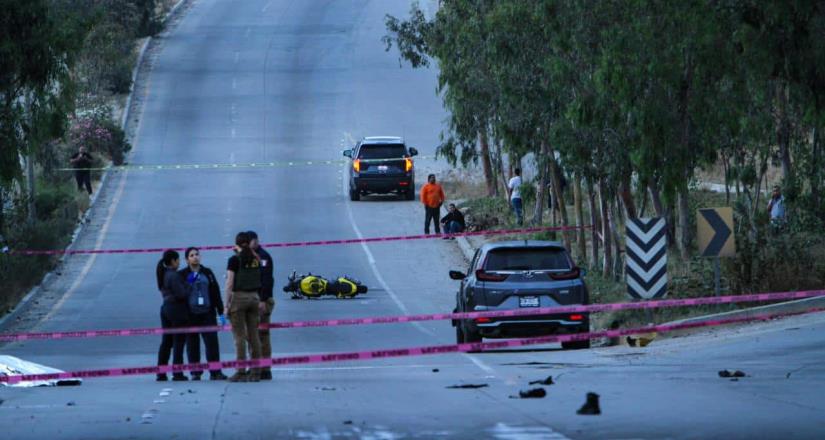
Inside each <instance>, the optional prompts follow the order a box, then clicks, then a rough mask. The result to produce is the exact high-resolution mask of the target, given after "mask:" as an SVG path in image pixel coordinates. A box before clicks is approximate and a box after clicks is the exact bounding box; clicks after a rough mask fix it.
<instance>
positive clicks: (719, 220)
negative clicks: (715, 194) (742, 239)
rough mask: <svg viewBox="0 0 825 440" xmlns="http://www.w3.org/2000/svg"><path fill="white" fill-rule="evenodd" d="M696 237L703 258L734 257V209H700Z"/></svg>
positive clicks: (697, 217) (697, 216)
mask: <svg viewBox="0 0 825 440" xmlns="http://www.w3.org/2000/svg"><path fill="white" fill-rule="evenodd" d="M696 237H697V239H698V240H697V241H698V242H699V243H698V244H699V253H700V254H701V255H702V256H703V257H733V256H734V255H736V241H734V239H733V209H732V208H707V209H700V210H699V212H698V213H697V215H696Z"/></svg>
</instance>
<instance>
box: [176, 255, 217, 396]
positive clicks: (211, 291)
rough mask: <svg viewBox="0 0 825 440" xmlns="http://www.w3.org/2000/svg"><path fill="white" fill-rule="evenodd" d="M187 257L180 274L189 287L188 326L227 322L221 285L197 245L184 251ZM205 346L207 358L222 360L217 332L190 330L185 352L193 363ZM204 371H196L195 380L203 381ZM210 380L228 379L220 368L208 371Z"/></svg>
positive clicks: (198, 358) (197, 359)
mask: <svg viewBox="0 0 825 440" xmlns="http://www.w3.org/2000/svg"><path fill="white" fill-rule="evenodd" d="M183 255H184V256H185V257H186V263H187V265H186V267H184V268H183V269H182V270H181V271H180V274H181V277H183V279H185V280H186V282H187V284H188V285H189V286H190V292H189V301H188V303H189V325H191V326H193V327H203V326H216V325H218V319H220V322H221V325H224V324H226V318H225V317H224V315H223V301H222V300H221V288H220V285H219V284H218V280H217V279H216V278H215V274H214V273H213V272H212V270H210V269H209V268H208V267H206V266H203V265H202V264H201V253H200V251H199V250H198V248H195V247H190V248H188V249H186V252H185V253H184V254H183ZM201 338H203V345H204V347H206V361H207V362H220V360H221V352H220V349H219V348H218V333H217V332H214V331H213V332H203V333H189V335H188V338H187V340H186V354H187V355H188V357H189V363H190V364H196V363H200V361H201V343H200V339H201ZM202 374H203V371H193V372H192V380H200V379H201V375H202ZM209 379H210V380H226V375H224V374H223V372H221V370H220V368H218V369H214V370H209Z"/></svg>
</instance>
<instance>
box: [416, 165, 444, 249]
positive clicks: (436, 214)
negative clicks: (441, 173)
mask: <svg viewBox="0 0 825 440" xmlns="http://www.w3.org/2000/svg"><path fill="white" fill-rule="evenodd" d="M444 199H445V197H444V189H443V188H442V187H441V185H439V184H437V183H436V182H435V174H430V175H429V176H427V183H426V184H424V186H423V187H421V203H423V204H424V233H425V234H429V233H430V222H433V223H434V224H435V233H436V234H440V233H441V226H440V224H439V222H438V221H439V220H440V218H441V205H442V204H443V203H444Z"/></svg>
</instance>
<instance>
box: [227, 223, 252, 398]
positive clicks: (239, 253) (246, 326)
mask: <svg viewBox="0 0 825 440" xmlns="http://www.w3.org/2000/svg"><path fill="white" fill-rule="evenodd" d="M250 241H251V240H250V239H249V234H247V233H246V232H240V233H238V235H236V236H235V255H233V256H232V257H230V258H229V261H228V262H227V265H226V313H227V314H228V315H229V321H230V322H231V323H232V337H233V338H234V339H235V353H236V355H237V357H238V360H239V361H242V360H246V359H247V351H248V352H249V356H250V359H260V358H261V340H260V337H259V336H258V324H259V323H260V312H259V304H260V302H261V300H260V298H259V297H258V292H259V291H260V290H261V260H260V258H258V255H257V254H255V252H254V251H253V250H252V248H251V247H250ZM247 348H248V350H247ZM259 380H260V368H258V367H255V368H250V369H248V370H244V369H242V368H239V369H238V370H237V371H236V372H235V374H233V375H232V377H230V378H229V381H230V382H258V381H259Z"/></svg>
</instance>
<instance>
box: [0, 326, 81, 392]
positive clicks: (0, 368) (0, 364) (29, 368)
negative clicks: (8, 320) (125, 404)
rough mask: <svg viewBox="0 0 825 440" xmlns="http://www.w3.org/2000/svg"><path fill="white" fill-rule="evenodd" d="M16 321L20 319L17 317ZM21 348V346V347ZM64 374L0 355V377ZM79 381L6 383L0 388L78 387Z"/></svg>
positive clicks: (54, 380) (54, 369)
mask: <svg viewBox="0 0 825 440" xmlns="http://www.w3.org/2000/svg"><path fill="white" fill-rule="evenodd" d="M17 319H20V317H19V316H18V317H17ZM21 346H22V345H21ZM55 373H64V371H62V370H58V369H56V368H51V367H47V366H45V365H41V364H36V363H34V362H29V361H24V360H23V359H20V358H17V357H14V356H6V355H0V376H18V375H28V374H55ZM80 384H81V379H52V380H32V381H25V382H18V383H15V384H10V383H7V382H0V387H2V386H8V387H20V388H28V387H43V386H56V385H80Z"/></svg>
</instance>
